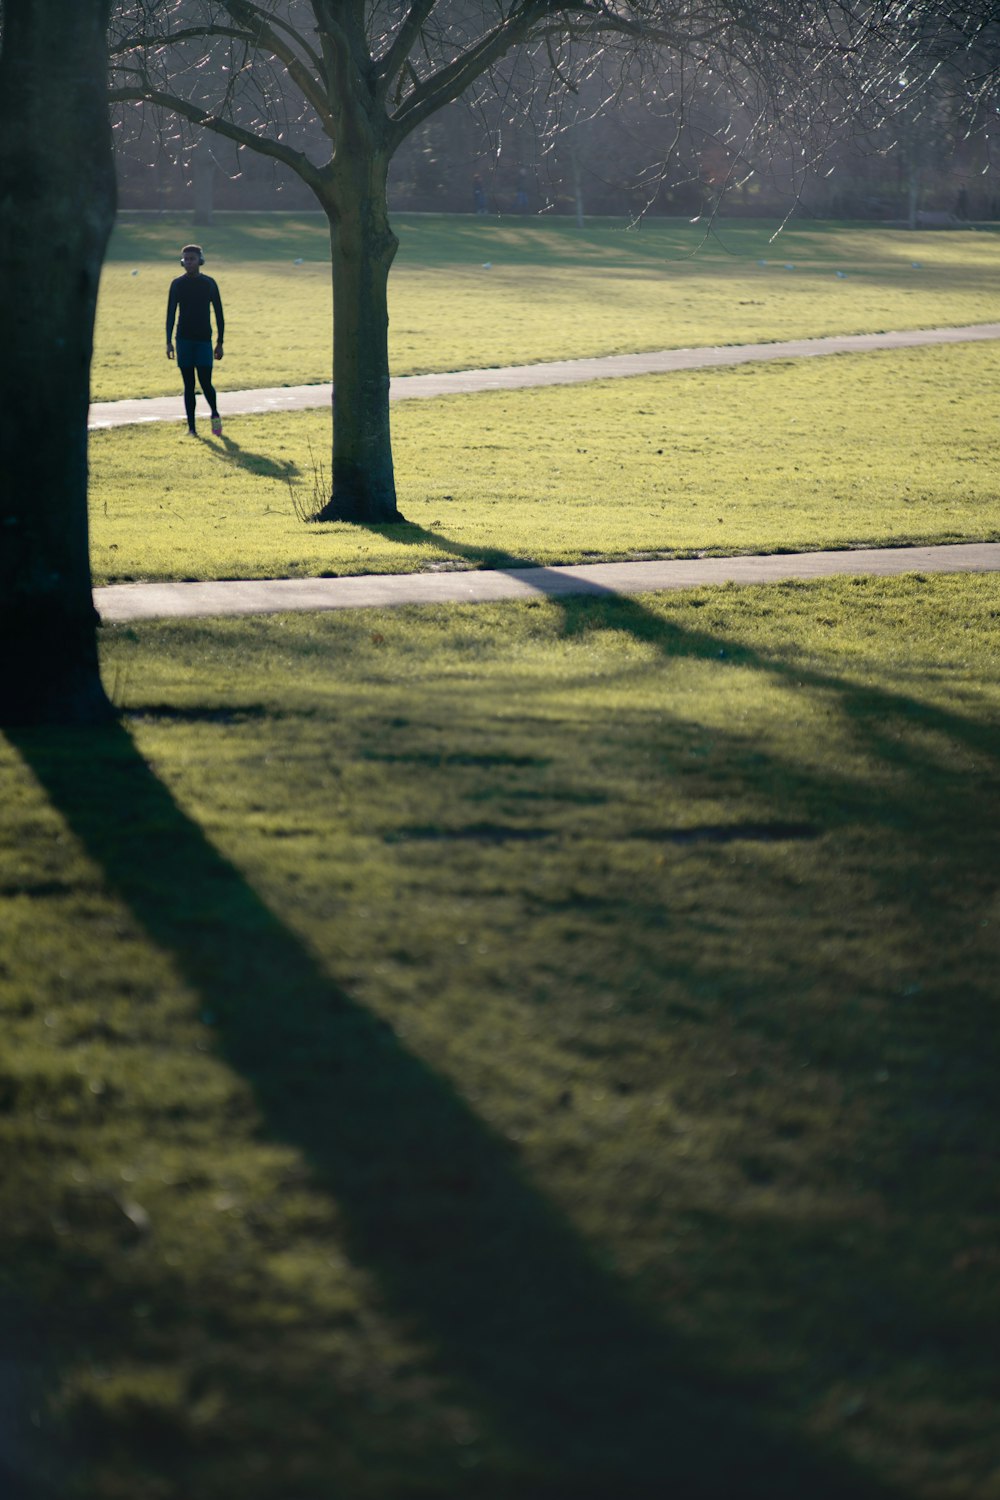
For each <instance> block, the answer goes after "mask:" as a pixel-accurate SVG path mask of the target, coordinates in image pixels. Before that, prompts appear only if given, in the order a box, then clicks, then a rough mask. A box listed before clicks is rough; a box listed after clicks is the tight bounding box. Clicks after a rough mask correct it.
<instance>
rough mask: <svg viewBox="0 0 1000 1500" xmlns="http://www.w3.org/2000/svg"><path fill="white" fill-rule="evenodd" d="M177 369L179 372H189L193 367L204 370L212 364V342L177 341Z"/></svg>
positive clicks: (205, 340)
mask: <svg viewBox="0 0 1000 1500" xmlns="http://www.w3.org/2000/svg"><path fill="white" fill-rule="evenodd" d="M175 347H176V350H177V368H178V369H179V370H190V369H193V368H194V366H195V365H198V366H199V368H200V369H204V368H205V366H206V365H211V363H212V340H211V339H178V340H177V344H176V346H175Z"/></svg>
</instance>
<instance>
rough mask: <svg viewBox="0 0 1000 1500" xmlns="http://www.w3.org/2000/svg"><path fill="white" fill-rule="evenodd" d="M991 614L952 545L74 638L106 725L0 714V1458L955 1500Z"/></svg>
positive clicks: (979, 1473)
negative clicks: (740, 573) (498, 596)
mask: <svg viewBox="0 0 1000 1500" xmlns="http://www.w3.org/2000/svg"><path fill="white" fill-rule="evenodd" d="M998 647H1000V584H998V582H997V580H996V579H994V578H992V577H980V578H964V579H935V578H930V579H922V578H908V579H900V580H894V581H891V582H882V581H879V580H858V581H853V582H852V581H849V580H840V581H833V582H830V583H824V584H818V585H809V586H803V585H787V586H782V587H775V588H767V589H747V590H737V589H732V588H730V589H723V590H702V591H697V592H694V593H692V594H689V595H684V596H671V597H669V598H666V597H662V596H661V597H655V598H654V597H647V598H644V599H635V600H622V599H607V600H602V599H577V600H565V601H562V602H560V603H554V602H538V603H528V604H523V605H510V606H503V607H492V606H489V607H487V606H481V607H466V608H456V609H449V610H434V609H429V610H423V611H416V610H398V611H391V612H387V613H384V614H372V613H357V614H337V615H336V616H335V617H334V616H324V617H315V618H310V617H293V616H287V617H271V618H268V619H266V620H246V621H230V622H225V623H220V622H190V623H179V624H173V625H169V626H167V625H164V626H156V627H154V626H144V627H142V628H141V629H137V630H132V629H126V628H116V629H108V630H105V631H103V632H102V650H103V654H104V659H105V668H106V674H107V678H108V681H109V682H110V683H111V684H113V686H114V691H115V693H116V696H117V699H118V701H119V703H120V704H121V706H122V708H123V709H124V711H125V712H124V718H123V720H122V723H121V725H120V727H118V728H116V729H115V730H113V731H108V732H102V733H82V734H76V735H72V736H69V735H60V734H54V733H46V732H40V731H35V732H23V733H16V734H15V733H12V734H10V735H9V736H8V737H7V740H6V742H5V743H4V745H3V749H2V751H0V806H2V807H3V809H4V812H3V829H4V832H3V842H2V846H0V861H2V863H0V896H2V901H3V908H4V930H5V942H4V951H3V964H2V967H0V1010H2V1015H3V1027H4V1036H5V1048H4V1054H3V1063H2V1068H0V1141H2V1150H3V1157H4V1162H5V1170H4V1172H3V1174H2V1178H0V1224H2V1226H3V1230H2V1237H0V1246H2V1248H0V1324H2V1326H3V1329H4V1333H5V1339H4V1344H5V1348H6V1349H7V1351H8V1354H7V1357H8V1359H9V1360H11V1363H10V1364H9V1365H8V1367H7V1368H8V1370H9V1371H10V1373H11V1387H10V1388H12V1389H13V1390H14V1391H15V1397H14V1405H15V1409H16V1410H15V1416H16V1417H17V1418H18V1419H19V1420H18V1421H17V1422H16V1423H15V1422H12V1423H11V1424H9V1428H8V1429H7V1431H6V1432H5V1436H4V1448H3V1455H4V1458H5V1459H6V1460H8V1461H11V1458H12V1455H13V1461H14V1462H16V1463H18V1464H20V1465H26V1466H28V1467H33V1468H34V1470H35V1472H36V1474H40V1475H44V1476H46V1477H47V1482H48V1488H45V1487H44V1486H43V1487H42V1488H41V1489H40V1491H39V1493H43V1494H46V1495H48V1494H51V1495H52V1496H53V1497H54V1496H56V1495H58V1496H59V1497H60V1500H76V1497H83V1500H124V1497H126V1496H127V1497H128V1500H174V1497H177V1500H180V1497H187V1496H194V1495H196V1496H198V1497H199V1500H229V1497H231V1496H233V1495H239V1496H241V1497H245V1500H279V1497H280V1500H334V1497H336V1500H340V1497H343V1500H368V1497H371V1500H416V1497H420V1500H430V1497H435V1500H452V1497H454V1500H468V1497H470V1496H473V1495H474V1496H476V1497H477V1500H478V1497H486V1500H512V1497H514V1496H517V1497H523V1500H556V1497H558V1500H569V1497H584V1500H608V1497H610V1496H615V1497H621V1500H639V1497H642V1500H652V1497H654V1496H660V1495H663V1494H666V1493H676V1494H678V1495H683V1496H685V1497H720V1500H721V1497H722V1496H730V1495H741V1496H745V1497H751V1496H757V1497H761V1500H763V1497H768V1500H775V1497H779V1500H801V1497H802V1496H810V1497H828V1500H843V1497H845V1496H848V1495H850V1496H866V1497H876V1496H879V1497H882V1500H890V1497H891V1500H942V1497H949V1500H985V1497H987V1496H991V1495H993V1494H995V1486H996V1477H997V1473H998V1472H1000V1448H998V1446H997V1429H996V1423H995V1420H994V1418H995V1409H994V1408H993V1406H992V1402H991V1399H990V1391H991V1389H992V1381H993V1377H994V1373H995V1353H996V1345H997V1336H998V1332H1000V1329H998V1318H997V1312H998V1307H997V1274H996V1273H997V1267H998V1252H997V1246H996V1239H995V1229H996V1214H997V1207H998V1203H997V1189H998V1182H1000V1176H998V1173H997V1153H998V1146H1000V1141H998V1134H997V1112H996V1065H997V1055H996V1054H997V1047H996V1040H997V1031H996V1011H995V1006H996V998H997V987H996V975H997V960H998V957H1000V954H998V948H997V933H998V924H1000V903H998V897H997V870H998V868H1000V867H998V861H997V828H998V826H1000V816H998V815H1000V805H998V800H1000V799H998V791H1000V764H998V761H1000V738H998V731H997V723H998V714H1000V671H998V662H1000V652H998ZM11 1351H13V1358H11ZM11 1432H13V1433H14V1434H16V1436H15V1437H14V1439H13V1448H12V1439H11V1437H10V1433H11Z"/></svg>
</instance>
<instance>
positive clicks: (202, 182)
mask: <svg viewBox="0 0 1000 1500" xmlns="http://www.w3.org/2000/svg"><path fill="white" fill-rule="evenodd" d="M191 177H192V186H193V188H194V215H193V223H195V224H196V225H199V226H200V227H203V228H207V227H210V226H211V224H212V221H213V218H214V213H215V157H214V156H213V155H212V146H211V142H210V141H208V140H207V139H206V137H205V136H204V135H201V136H199V138H198V140H197V141H196V142H195V146H194V150H193V151H192V153H191Z"/></svg>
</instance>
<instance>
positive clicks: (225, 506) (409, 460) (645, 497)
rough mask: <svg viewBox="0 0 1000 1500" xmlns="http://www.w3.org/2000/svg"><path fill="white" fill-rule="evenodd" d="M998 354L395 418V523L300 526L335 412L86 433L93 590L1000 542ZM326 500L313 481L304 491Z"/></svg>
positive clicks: (739, 376) (535, 396) (490, 398)
mask: <svg viewBox="0 0 1000 1500" xmlns="http://www.w3.org/2000/svg"><path fill="white" fill-rule="evenodd" d="M998 376H1000V354H998V352H997V349H996V348H995V347H993V346H991V345H968V346H965V347H950V348H949V347H943V348H930V349H916V350H909V351H905V352H900V353H892V354H890V353H881V354H870V355H863V356H860V355H850V356H837V357H836V358H831V359H828V360H826V359H825V360H822V361H820V360H800V361H789V362H776V363H774V364H770V363H769V364H762V365H756V366H740V367H736V368H733V369H723V370H711V371H689V372H685V373H680V374H676V375H667V376H657V377H649V378H636V379H630V380H619V381H605V382H595V383H594V384H592V385H587V386H583V387H580V386H577V387H571V388H562V389H560V388H550V389H545V390H529V391H520V392H516V391H515V392H507V393H496V394H490V395H477V396H465V397H450V398H446V399H442V400H434V401H419V402H402V403H400V404H398V405H397V406H396V407H395V408H394V413H393V422H394V432H395V439H394V445H395V453H396V464H397V474H398V484H399V492H400V504H401V507H402V509H403V512H404V514H405V515H406V517H407V519H408V521H409V522H410V523H411V524H410V525H407V526H394V527H387V528H379V529H372V530H363V529H360V528H358V527H352V526H347V525H339V526H337V525H333V526H314V525H308V524H304V523H303V522H302V521H300V520H299V519H298V517H297V515H296V505H297V504H298V505H299V506H300V508H303V509H305V510H307V511H308V510H315V509H316V506H317V503H318V500H317V479H318V470H319V468H320V466H325V470H326V473H329V468H330V465H329V460H328V457H327V447H328V443H329V416H328V414H327V413H326V412H313V413H309V412H305V413H294V414H282V415H272V416H268V417H242V418H234V419H232V420H231V421H227V423H226V432H225V436H224V438H223V439H222V440H221V442H212V441H211V440H205V441H203V442H201V443H198V444H195V443H191V442H190V441H189V440H188V439H186V438H185V437H183V436H182V427H175V426H173V425H161V424H156V425H150V426H141V427H133V428H125V429H119V430H116V431H115V430H113V431H106V432H96V433H94V434H93V435H92V438H91V467H92V487H91V513H92V541H93V566H94V573H95V578H96V579H97V580H98V581H100V582H104V581H108V580H113V579H132V578H213V577H226V578H239V577H268V576H290V575H291V576H294V575H306V576H308V575H315V574H320V573H333V574H346V573H363V572H370V573H382V572H406V571H415V570H419V569H422V568H428V567H435V566H460V567H461V566H464V567H475V566H485V567H503V566H509V565H511V564H512V563H513V562H517V561H520V562H525V561H526V562H529V563H530V562H537V563H560V562H575V561H580V560H587V559H592V558H597V557H600V558H628V557H634V556H637V555H638V556H674V555H687V554H691V553H740V552H771V551H781V550H795V549H803V548H804V549H809V548H822V547H847V546H855V545H874V546H885V545H890V546H891V545H903V544H907V543H913V542H924V543H931V542H949V541H958V540H966V539H977V540H988V539H992V538H996V537H997V536H998V535H1000V508H998V487H997V481H996V473H997V466H996V423H995V413H994V404H995V403H994V398H993V392H994V391H995V389H996V385H997V380H998ZM319 491H322V484H319Z"/></svg>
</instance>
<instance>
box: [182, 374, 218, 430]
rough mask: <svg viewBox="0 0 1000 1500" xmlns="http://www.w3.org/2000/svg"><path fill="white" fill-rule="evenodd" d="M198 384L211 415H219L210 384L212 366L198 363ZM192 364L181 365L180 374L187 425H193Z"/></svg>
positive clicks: (212, 386) (213, 388) (213, 389)
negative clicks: (182, 378)
mask: <svg viewBox="0 0 1000 1500" xmlns="http://www.w3.org/2000/svg"><path fill="white" fill-rule="evenodd" d="M197 369H198V384H199V385H200V386H201V389H202V393H203V395H204V397H205V400H206V401H207V402H208V405H209V408H210V410H211V413H212V416H213V417H217V416H218V415H219V411H218V407H217V406H216V404H215V386H214V385H213V384H212V366H211V365H198V367H197ZM194 372H195V366H194V365H182V366H181V374H182V375H183V377H184V410H185V411H186V412H187V419H188V426H189V427H193V426H194V401H195V396H194Z"/></svg>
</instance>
